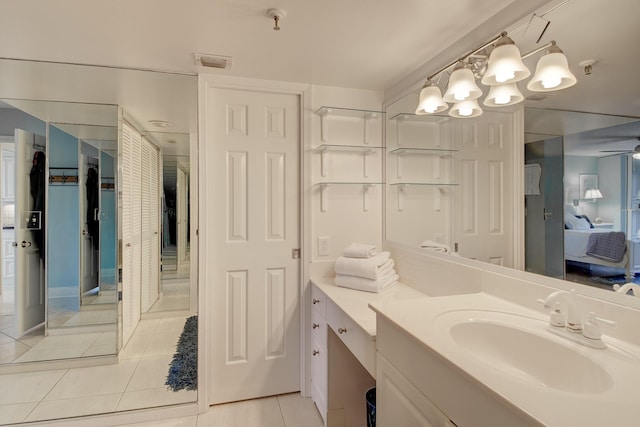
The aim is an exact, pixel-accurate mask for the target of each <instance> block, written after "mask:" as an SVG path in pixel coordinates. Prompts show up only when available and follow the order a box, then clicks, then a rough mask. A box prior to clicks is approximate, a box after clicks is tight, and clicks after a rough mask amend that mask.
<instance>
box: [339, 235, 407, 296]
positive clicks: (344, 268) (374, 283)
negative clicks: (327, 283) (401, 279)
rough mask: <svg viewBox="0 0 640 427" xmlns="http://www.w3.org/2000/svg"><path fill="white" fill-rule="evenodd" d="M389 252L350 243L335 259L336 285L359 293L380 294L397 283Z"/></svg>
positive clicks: (370, 246) (371, 246) (362, 244)
mask: <svg viewBox="0 0 640 427" xmlns="http://www.w3.org/2000/svg"><path fill="white" fill-rule="evenodd" d="M394 265H395V263H394V261H393V259H391V258H390V254H389V252H380V253H378V251H377V250H376V247H375V246H373V245H367V244H364V243H352V244H351V245H349V246H347V247H346V248H344V250H343V252H342V256H340V257H338V258H337V259H336V264H335V271H336V279H335V282H336V285H338V286H342V287H345V288H351V289H357V290H359V291H367V292H380V291H383V290H385V289H388V288H390V287H391V286H393V285H395V284H396V283H398V275H397V274H396V271H395V269H394V268H393V266H394Z"/></svg>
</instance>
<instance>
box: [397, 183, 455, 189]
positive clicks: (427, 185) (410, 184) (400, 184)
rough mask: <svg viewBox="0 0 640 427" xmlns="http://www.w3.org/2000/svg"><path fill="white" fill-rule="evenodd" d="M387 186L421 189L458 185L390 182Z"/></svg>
mask: <svg viewBox="0 0 640 427" xmlns="http://www.w3.org/2000/svg"><path fill="white" fill-rule="evenodd" d="M389 185H393V186H399V187H410V186H411V187H412V186H422V187H445V188H448V187H457V186H458V184H445V183H439V182H392V183H390V184H389Z"/></svg>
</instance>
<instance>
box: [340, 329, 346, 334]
mask: <svg viewBox="0 0 640 427" xmlns="http://www.w3.org/2000/svg"><path fill="white" fill-rule="evenodd" d="M346 332H347V329H346V328H338V333H339V334H344V333H346Z"/></svg>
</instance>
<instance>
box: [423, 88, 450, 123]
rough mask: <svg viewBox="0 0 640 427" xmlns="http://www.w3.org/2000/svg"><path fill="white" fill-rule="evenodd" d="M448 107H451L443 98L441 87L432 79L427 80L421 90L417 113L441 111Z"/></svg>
mask: <svg viewBox="0 0 640 427" xmlns="http://www.w3.org/2000/svg"><path fill="white" fill-rule="evenodd" d="M447 108H449V104H447V103H446V102H444V99H442V92H440V88H439V87H438V86H437V85H436V84H435V83H433V82H432V81H431V80H427V82H426V83H425V84H424V86H423V87H422V90H421V91H420V101H419V102H418V108H416V114H417V115H419V116H422V115H425V114H435V113H441V112H443V111H445V110H446V109H447Z"/></svg>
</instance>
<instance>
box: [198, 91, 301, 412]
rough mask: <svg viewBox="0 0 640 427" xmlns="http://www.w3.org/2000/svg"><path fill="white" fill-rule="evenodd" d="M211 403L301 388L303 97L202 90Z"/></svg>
mask: <svg viewBox="0 0 640 427" xmlns="http://www.w3.org/2000/svg"><path fill="white" fill-rule="evenodd" d="M206 108H207V113H206V127H207V135H206V138H207V141H206V144H207V145H208V146H209V147H212V149H208V150H207V157H206V161H205V163H204V165H203V167H205V168H207V169H208V171H210V172H207V176H208V177H209V179H208V181H207V182H206V183H205V184H204V191H205V194H206V196H205V199H204V200H205V201H206V203H207V212H208V215H207V218H205V219H204V222H205V223H206V226H207V227H211V228H208V230H210V231H209V232H208V235H209V236H213V241H212V242H210V244H209V245H208V248H210V250H208V252H209V253H211V252H213V257H211V259H206V260H203V261H202V262H205V263H211V264H212V266H213V272H214V274H213V276H214V277H213V280H212V282H211V283H206V284H205V286H209V287H210V288H209V289H210V291H209V292H210V295H211V297H210V298H209V301H210V312H209V313H210V315H209V316H210V317H209V319H210V324H209V326H210V327H209V328H208V329H209V331H211V336H210V343H211V344H210V355H211V358H210V360H211V365H210V376H209V389H208V390H209V400H210V403H211V404H216V403H222V402H229V401H236V400H243V399H251V398H256V397H261V396H269V395H275V394H280V393H288V392H292V391H297V390H299V389H300V342H299V341H300V336H299V334H300V319H299V307H298V304H299V301H300V296H299V288H300V286H299V283H300V260H299V259H294V257H293V249H297V248H299V247H300V246H299V244H300V236H299V234H300V231H299V229H300V211H299V194H300V169H299V164H300V160H299V157H300V156H299V147H300V140H301V138H300V98H299V96H298V95H292V94H282V93H267V92H254V91H245V90H235V89H220V88H209V91H208V94H207V105H206Z"/></svg>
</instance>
